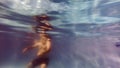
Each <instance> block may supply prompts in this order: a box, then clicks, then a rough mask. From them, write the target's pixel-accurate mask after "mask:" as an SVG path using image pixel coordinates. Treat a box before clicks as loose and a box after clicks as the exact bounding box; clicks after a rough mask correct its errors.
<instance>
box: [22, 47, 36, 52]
mask: <svg viewBox="0 0 120 68" xmlns="http://www.w3.org/2000/svg"><path fill="white" fill-rule="evenodd" d="M33 48H36V45H33V46H28V47H25V48H24V49H23V50H22V53H25V52H27V51H28V50H31V49H33Z"/></svg>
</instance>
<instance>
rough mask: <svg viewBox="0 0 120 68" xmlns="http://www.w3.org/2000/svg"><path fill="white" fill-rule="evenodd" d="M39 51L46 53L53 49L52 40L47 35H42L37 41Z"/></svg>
mask: <svg viewBox="0 0 120 68" xmlns="http://www.w3.org/2000/svg"><path fill="white" fill-rule="evenodd" d="M37 43H38V44H37V45H38V53H37V55H45V54H47V53H48V52H49V51H50V50H51V40H50V38H47V37H41V38H40V39H39V40H38V41H37Z"/></svg>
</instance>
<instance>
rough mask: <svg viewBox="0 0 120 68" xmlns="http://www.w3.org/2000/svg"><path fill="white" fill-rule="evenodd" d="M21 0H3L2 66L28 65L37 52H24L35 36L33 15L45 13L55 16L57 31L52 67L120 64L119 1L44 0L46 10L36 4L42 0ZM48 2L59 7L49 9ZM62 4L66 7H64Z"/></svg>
mask: <svg viewBox="0 0 120 68" xmlns="http://www.w3.org/2000/svg"><path fill="white" fill-rule="evenodd" d="M18 1H20V2H21V0H18ZM18 1H15V0H12V1H8V0H6V1H2V0H0V2H1V3H0V30H1V31H0V41H1V42H0V45H1V46H0V58H1V61H2V62H5V63H2V62H0V63H1V64H0V66H3V67H4V66H6V65H7V66H8V67H7V68H10V67H9V66H11V67H12V65H13V67H12V68H16V67H15V66H16V65H17V66H18V64H19V65H20V64H22V65H23V66H24V65H25V64H27V62H28V61H30V59H32V58H33V57H34V54H33V53H34V52H33V53H32V54H33V55H31V53H28V54H27V55H22V54H21V49H22V48H23V47H24V46H25V45H29V44H30V42H31V41H32V38H33V36H32V33H33V31H32V29H31V25H35V22H34V21H33V19H32V15H34V14H35V15H36V14H40V13H42V12H45V13H48V14H49V15H51V16H53V17H55V19H54V20H52V21H51V24H52V25H53V27H54V31H50V32H49V34H50V35H51V36H52V38H53V50H52V52H51V53H50V57H51V61H50V65H49V68H119V67H120V66H119V65H120V57H119V56H120V55H119V51H120V48H117V47H115V44H116V42H119V41H120V39H119V38H120V35H119V34H120V24H119V17H120V15H119V14H120V9H119V3H120V1H119V0H116V1H112V0H109V1H108V0H106V1H104V0H92V1H88V0H86V1H85V0H75V1H73V0H67V1H66V2H65V3H63V2H64V1H63V2H60V3H54V2H52V1H49V0H47V2H45V1H43V2H44V3H45V4H44V3H43V4H42V6H44V7H46V9H44V8H43V9H42V10H43V11H41V12H39V11H40V10H39V9H38V8H36V6H34V5H33V4H36V3H37V1H38V0H36V1H34V3H33V4H32V5H31V4H30V3H31V2H30V3H29V4H28V6H27V5H24V7H23V6H21V4H19V3H20V2H18ZM27 1H28V2H29V0H26V2H27ZM41 1H42V0H41ZM16 3H18V4H16ZM46 3H47V4H49V5H54V6H55V7H56V8H54V7H53V6H52V9H51V10H49V9H48V8H50V7H48V5H46ZM11 4H12V5H11ZM61 4H62V5H65V7H63V8H61ZM79 4H80V5H79ZM10 5H11V6H10ZM45 5H46V6H45ZM16 6H19V8H17V7H16ZM30 6H31V7H32V8H34V9H29V10H32V11H28V10H27V7H30ZM39 6H40V5H39ZM31 7H30V8H31ZM20 8H21V9H20ZM25 8H26V9H25ZM59 8H60V9H59ZM65 8H66V9H65ZM53 11H54V12H53ZM6 42H7V43H6ZM6 50H7V51H6ZM28 55H30V56H29V57H28ZM26 56H27V57H26ZM23 62H24V63H25V64H23ZM3 67H2V68H3ZM18 67H20V66H18ZM20 68H21V67H20Z"/></svg>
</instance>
